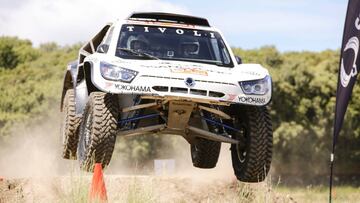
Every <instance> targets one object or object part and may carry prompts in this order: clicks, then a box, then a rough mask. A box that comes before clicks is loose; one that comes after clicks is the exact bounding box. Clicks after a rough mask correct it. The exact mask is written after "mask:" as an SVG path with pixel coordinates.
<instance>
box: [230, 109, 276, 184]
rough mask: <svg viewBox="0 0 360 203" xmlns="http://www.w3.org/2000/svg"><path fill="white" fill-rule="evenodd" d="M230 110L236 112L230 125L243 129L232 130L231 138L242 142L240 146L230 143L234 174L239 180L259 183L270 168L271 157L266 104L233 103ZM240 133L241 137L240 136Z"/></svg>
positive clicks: (270, 134)
mask: <svg viewBox="0 0 360 203" xmlns="http://www.w3.org/2000/svg"><path fill="white" fill-rule="evenodd" d="M232 112H235V113H236V115H235V121H234V126H235V127H236V128H238V129H239V128H242V131H243V133H236V134H235V136H236V137H235V139H238V140H243V142H245V146H244V147H242V148H241V147H240V145H235V144H232V145H231V158H232V165H233V168H234V173H235V176H236V177H237V179H238V180H240V181H243V182H261V181H263V180H264V179H265V178H266V176H267V174H268V172H269V170H270V164H271V158H272V145H273V140H272V139H273V133H272V124H271V119H270V115H269V111H268V109H267V108H266V107H255V106H239V105H236V106H233V107H232ZM241 134H243V135H245V137H243V138H241ZM238 152H239V153H238ZM244 152H245V154H244Z"/></svg>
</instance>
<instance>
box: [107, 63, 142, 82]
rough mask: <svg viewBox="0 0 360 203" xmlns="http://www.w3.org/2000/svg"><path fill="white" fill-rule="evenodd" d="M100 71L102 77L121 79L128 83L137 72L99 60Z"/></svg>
mask: <svg viewBox="0 0 360 203" xmlns="http://www.w3.org/2000/svg"><path fill="white" fill-rule="evenodd" d="M100 72H101V75H102V76H103V78H105V79H108V80H115V81H122V82H127V83H130V82H131V81H132V80H133V79H134V78H135V77H136V75H137V74H138V72H136V71H134V70H130V69H126V68H122V67H118V66H115V65H112V64H109V63H105V62H100Z"/></svg>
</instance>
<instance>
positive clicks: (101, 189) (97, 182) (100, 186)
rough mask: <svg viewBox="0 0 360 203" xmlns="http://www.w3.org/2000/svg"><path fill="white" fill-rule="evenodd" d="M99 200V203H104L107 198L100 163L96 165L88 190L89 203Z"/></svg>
mask: <svg viewBox="0 0 360 203" xmlns="http://www.w3.org/2000/svg"><path fill="white" fill-rule="evenodd" d="M99 200H100V201H101V202H106V201H107V196H106V188H105V182H104V176H103V172H102V166H101V164H100V163H96V164H95V168H94V174H93V179H92V183H91V189H90V202H91V201H99Z"/></svg>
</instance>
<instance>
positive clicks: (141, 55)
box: [118, 48, 160, 60]
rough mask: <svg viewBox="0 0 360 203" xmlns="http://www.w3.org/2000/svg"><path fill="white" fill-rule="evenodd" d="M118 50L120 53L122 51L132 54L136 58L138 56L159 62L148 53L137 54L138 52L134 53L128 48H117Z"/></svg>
mask: <svg viewBox="0 0 360 203" xmlns="http://www.w3.org/2000/svg"><path fill="white" fill-rule="evenodd" d="M118 49H119V50H121V51H124V52H126V53H130V54H133V55H137V56H140V57H143V58H148V59H155V60H160V59H159V58H158V57H156V56H153V55H151V54H148V53H143V52H138V51H135V50H133V49H128V48H118Z"/></svg>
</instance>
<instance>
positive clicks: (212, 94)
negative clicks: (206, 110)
mask: <svg viewBox="0 0 360 203" xmlns="http://www.w3.org/2000/svg"><path fill="white" fill-rule="evenodd" d="M152 89H153V90H155V91H158V92H169V89H170V92H173V93H180V94H192V95H198V96H209V97H215V98H221V97H223V96H225V94H224V93H222V92H215V91H209V92H208V91H207V90H201V89H189V88H184V87H168V86H153V87H152Z"/></svg>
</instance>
